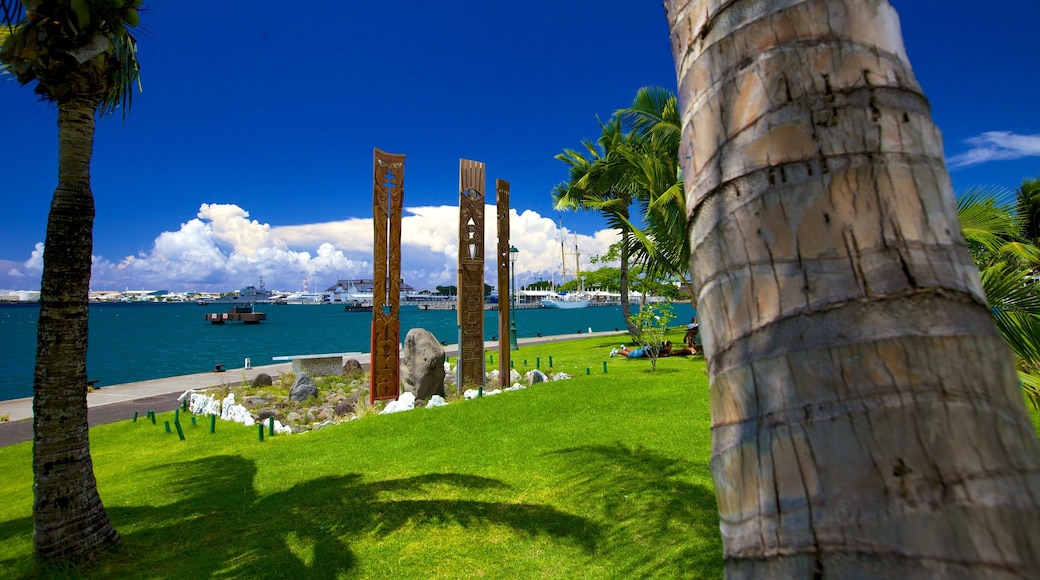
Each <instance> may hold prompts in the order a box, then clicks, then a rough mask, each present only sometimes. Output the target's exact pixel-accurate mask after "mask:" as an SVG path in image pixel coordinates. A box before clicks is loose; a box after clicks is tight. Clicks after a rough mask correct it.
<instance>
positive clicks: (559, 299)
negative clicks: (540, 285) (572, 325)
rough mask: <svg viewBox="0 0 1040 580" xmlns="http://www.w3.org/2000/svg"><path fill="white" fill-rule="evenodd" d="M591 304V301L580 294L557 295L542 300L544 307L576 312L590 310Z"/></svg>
mask: <svg viewBox="0 0 1040 580" xmlns="http://www.w3.org/2000/svg"><path fill="white" fill-rule="evenodd" d="M590 302H591V300H589V299H588V298H585V297H584V296H582V295H580V294H556V295H554V296H549V297H547V298H544V299H542V307H543V308H555V309H558V310H574V309H577V308H588V306H589V304H590Z"/></svg>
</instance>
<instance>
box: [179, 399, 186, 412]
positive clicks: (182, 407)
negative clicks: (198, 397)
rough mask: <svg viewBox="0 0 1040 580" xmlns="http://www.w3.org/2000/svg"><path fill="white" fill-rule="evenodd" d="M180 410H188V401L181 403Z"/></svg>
mask: <svg viewBox="0 0 1040 580" xmlns="http://www.w3.org/2000/svg"><path fill="white" fill-rule="evenodd" d="M181 409H184V410H185V411H187V410H188V399H184V400H183V401H181Z"/></svg>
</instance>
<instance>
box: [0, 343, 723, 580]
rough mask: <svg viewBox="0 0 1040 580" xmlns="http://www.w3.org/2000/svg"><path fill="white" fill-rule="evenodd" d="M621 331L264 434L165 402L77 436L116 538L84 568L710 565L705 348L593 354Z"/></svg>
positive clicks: (10, 528) (15, 470)
mask: <svg viewBox="0 0 1040 580" xmlns="http://www.w3.org/2000/svg"><path fill="white" fill-rule="evenodd" d="M677 332H680V331H677ZM679 338H681V332H680V336H679ZM623 340H625V337H624V335H619V336H618V337H617V338H588V339H583V340H578V341H573V342H567V343H557V344H549V345H539V346H525V347H523V348H522V349H521V350H519V351H516V352H514V353H513V357H514V361H515V366H516V367H517V369H518V370H521V371H523V370H526V369H525V368H524V364H523V361H524V359H526V360H527V369H530V368H534V366H535V363H536V360H537V361H538V362H539V363H540V365H541V367H542V369H543V370H547V369H548V361H549V357H550V356H552V358H553V366H554V368H553V370H564V371H566V372H568V373H570V374H572V375H573V376H574V378H573V379H572V380H569V381H562V382H553V383H548V384H542V385H537V386H534V387H532V388H529V389H526V390H522V391H518V392H511V393H505V394H502V395H497V396H494V397H485V398H482V399H478V400H471V401H464V402H458V403H453V404H451V405H449V406H447V407H442V408H436V409H429V410H427V409H417V410H414V411H409V412H405V413H398V414H393V415H384V416H370V417H365V418H363V419H360V420H357V421H352V422H349V423H344V424H341V425H338V426H334V427H329V428H326V429H323V430H320V431H316V432H312V433H307V434H300V435H280V436H276V437H273V438H266V440H265V441H263V442H258V441H257V430H256V428H255V427H253V428H247V427H243V426H240V425H235V424H231V423H225V422H220V421H218V423H217V429H216V433H215V434H210V433H209V429H208V421H205V420H203V419H202V418H200V420H199V426H197V427H192V426H190V424H189V423H188V420H187V419H186V418H184V417H182V424H183V425H184V426H185V435H186V438H187V440H186V441H180V440H179V439H178V437H177V435H176V434H173V435H168V434H166V431H165V429H164V428H163V426H162V424H163V421H164V420H172V413H171V414H167V415H160V416H159V418H158V419H159V421H158V425H157V426H153V425H152V424H151V422H150V421H145V420H143V419H141V420H138V422H136V423H132V422H131V421H129V417H128V420H127V421H124V422H121V423H117V424H113V425H107V426H103V427H98V428H95V429H92V430H91V451H92V455H93V458H94V465H95V471H96V473H97V477H98V486H99V489H100V492H101V496H102V499H103V500H104V502H105V505H106V507H107V509H108V513H109V515H110V516H111V518H112V520H113V522H114V524H115V526H116V528H117V529H118V530H119V531H120V533H121V534H122V536H123V539H124V540H125V542H126V548H125V549H124V550H122V551H121V552H119V553H117V554H115V555H114V556H112V557H110V558H107V559H105V560H104V561H103V562H102V563H101V564H100V565H99V566H97V567H96V568H95V569H94V570H91V571H90V573H89V576H88V577H109V576H117V577H173V576H177V577H189V578H190V577H204V576H216V577H265V578H302V577H306V578H315V577H316V578H336V577H348V576H349V577H380V578H382V577H396V578H460V577H467V578H473V577H484V578H502V577H515V578H610V577H616V578H632V577H661V578H678V577H719V576H721V574H722V547H721V540H720V537H719V530H718V515H717V513H716V505H715V498H714V492H713V488H712V482H711V476H710V473H709V468H708V460H709V457H710V430H709V418H708V379H707V375H706V373H705V368H704V361H703V359H702V358H700V357H694V358H665V359H661V360H659V361H658V370H657V372H654V373H651V372H649V368H650V364H649V361H648V360H646V359H639V360H629V359H624V358H607V353H608V352H609V350H610V348H611V347H612V346H617V345H618V344H619V343H620V342H621V341H623ZM673 341H675V342H678V341H677V340H676V339H675V338H673ZM496 359H497V353H496ZM604 361H606V362H607V372H606V373H604V372H603V362H604ZM488 368H489V369H490V368H494V366H493V365H488ZM586 369H589V370H588V372H589V374H588V375H586ZM145 411H146V409H141V410H140V413H141V416H142V417H143V416H144V412H145ZM0 472H2V473H3V474H4V477H3V478H2V479H0V497H3V498H4V509H3V510H0V577H5V578H6V577H21V576H26V575H29V574H31V573H33V572H34V571H33V568H32V559H31V550H32V540H31V536H32V521H31V510H32V473H31V447H30V444H29V443H24V444H19V445H14V446H11V447H7V448H0ZM43 575H44V576H48V575H50V576H52V577H68V576H69V575H70V574H69V572H68V571H44V574H43Z"/></svg>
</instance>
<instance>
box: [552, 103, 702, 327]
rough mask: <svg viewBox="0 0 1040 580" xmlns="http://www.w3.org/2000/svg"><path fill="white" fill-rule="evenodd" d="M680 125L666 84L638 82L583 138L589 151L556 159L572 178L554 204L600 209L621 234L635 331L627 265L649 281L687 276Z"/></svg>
mask: <svg viewBox="0 0 1040 580" xmlns="http://www.w3.org/2000/svg"><path fill="white" fill-rule="evenodd" d="M678 122H679V119H678V112H677V109H676V102H675V96H674V95H673V94H672V93H671V92H670V91H668V90H667V89H662V88H659V87H643V88H642V89H640V90H639V92H638V93H637V94H636V98H635V100H634V101H633V104H632V106H631V107H629V108H627V109H621V110H619V111H617V112H615V114H614V115H613V116H612V118H611V120H610V121H609V122H608V123H605V124H604V123H600V130H601V135H600V138H599V139H598V140H597V141H596V142H595V143H593V142H591V141H588V140H585V141H583V143H582V144H583V147H584V149H585V151H586V152H587V153H579V152H576V151H573V150H569V149H568V150H565V151H564V153H563V154H560V155H557V156H556V158H557V159H560V160H561V161H563V162H564V163H566V164H567V165H568V166H569V168H570V180H569V181H568V182H566V183H563V184H560V185H557V186H556V188H554V190H553V198H554V200H555V201H556V207H557V209H591V210H595V211H599V212H600V213H601V214H602V215H603V216H604V217H605V218H606V220H607V223H608V225H610V226H611V227H612V228H614V229H617V230H618V231H620V232H621V260H620V262H621V302H622V308H623V312H622V314H623V315H624V316H625V321H626V325H627V326H628V329H629V331H630V332H633V333H634V332H636V331H637V330H638V329H637V328H635V327H634V326H633V325H632V323H631V321H630V318H631V315H630V313H629V312H628V308H629V297H628V292H629V289H630V284H629V269H630V267H631V265H632V264H633V263H638V264H641V265H642V267H643V268H644V272H645V274H646V275H647V276H649V277H651V278H653V279H657V278H665V277H670V276H679V277H680V278H682V279H683V280H684V281H687V280H686V279H685V278H686V271H687V266H686V264H688V262H689V243H688V241H687V239H686V237H685V235H682V233H681V232H683V231H684V230H685V223H686V216H685V212H686V206H685V198H684V195H683V189H682V178H681V172H680V170H679V163H678V142H679V137H678V135H679V133H678ZM626 126H627V129H628V130H627V131H626ZM633 204H638V206H639V209H640V211H639V212H638V214H637V217H638V219H637V220H636V221H639V222H641V223H642V225H643V227H639V226H637V225H636V224H634V223H633V220H632V219H631V218H632V216H631V207H632V205H633Z"/></svg>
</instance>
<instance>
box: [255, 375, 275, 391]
mask: <svg viewBox="0 0 1040 580" xmlns="http://www.w3.org/2000/svg"><path fill="white" fill-rule="evenodd" d="M272 384H274V381H272V380H271V375H269V374H267V373H260V374H258V375H256V377H255V378H254V379H253V383H252V385H253V387H254V388H255V387H269V386H271V385H272Z"/></svg>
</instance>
